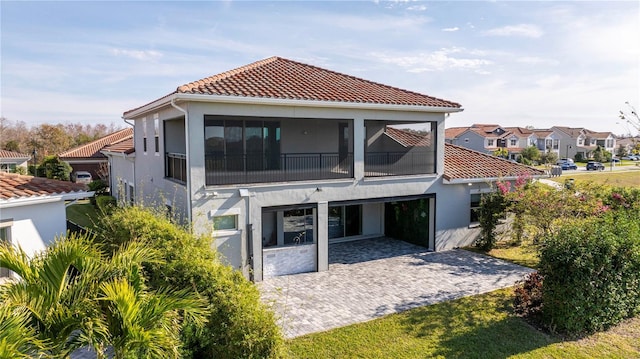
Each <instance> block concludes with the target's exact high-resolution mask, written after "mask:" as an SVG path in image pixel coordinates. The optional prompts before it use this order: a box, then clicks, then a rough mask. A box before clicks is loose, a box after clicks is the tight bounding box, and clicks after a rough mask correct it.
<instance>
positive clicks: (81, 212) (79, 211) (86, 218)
mask: <svg viewBox="0 0 640 359" xmlns="http://www.w3.org/2000/svg"><path fill="white" fill-rule="evenodd" d="M99 218H100V214H99V213H98V212H97V210H96V208H95V207H94V206H93V205H92V204H91V203H89V200H81V201H78V202H77V203H75V204H72V205H71V206H69V207H67V219H68V220H70V221H71V222H74V223H75V224H78V225H80V226H82V227H84V228H88V229H93V228H94V227H95V223H97V221H98V220H99Z"/></svg>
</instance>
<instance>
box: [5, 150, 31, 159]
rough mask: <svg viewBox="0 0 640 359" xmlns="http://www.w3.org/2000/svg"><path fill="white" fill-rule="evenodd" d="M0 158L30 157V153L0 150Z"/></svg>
mask: <svg viewBox="0 0 640 359" xmlns="http://www.w3.org/2000/svg"><path fill="white" fill-rule="evenodd" d="M0 158H27V159H29V158H31V155H26V154H24V153H19V152H13V151H7V150H0Z"/></svg>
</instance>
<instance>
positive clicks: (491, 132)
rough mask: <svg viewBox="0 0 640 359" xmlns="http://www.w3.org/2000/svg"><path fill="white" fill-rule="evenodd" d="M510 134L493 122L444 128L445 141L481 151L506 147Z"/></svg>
mask: <svg viewBox="0 0 640 359" xmlns="http://www.w3.org/2000/svg"><path fill="white" fill-rule="evenodd" d="M510 135H511V133H509V132H508V131H506V130H505V129H504V128H502V127H501V126H500V125H495V124H473V125H471V126H470V127H452V128H449V129H446V130H445V140H446V142H447V143H450V144H452V145H458V146H462V147H465V148H469V149H472V150H474V151H478V152H483V153H493V152H494V151H495V150H497V149H498V148H506V147H508V143H509V140H510V139H511V137H510Z"/></svg>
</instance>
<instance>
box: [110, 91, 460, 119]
mask: <svg viewBox="0 0 640 359" xmlns="http://www.w3.org/2000/svg"><path fill="white" fill-rule="evenodd" d="M176 100H185V101H194V102H210V103H232V104H253V105H272V106H297V107H324V108H341V109H362V110H389V111H415V112H432V113H447V114H448V113H453V112H462V111H463V110H464V109H463V108H462V107H437V106H418V105H393V104H381V103H368V102H342V101H318V100H295V99H280V98H268V97H246V96H221V95H201V94H189V93H173V94H170V95H169V96H165V97H162V98H160V99H158V100H156V101H153V102H151V103H149V104H147V105H144V106H142V107H140V108H137V109H135V110H132V111H129V112H125V113H124V115H123V116H122V118H123V119H125V122H126V119H131V118H134V117H136V116H138V115H141V114H143V113H146V112H151V111H154V110H156V109H158V108H160V107H163V106H165V105H167V104H170V105H171V106H173V107H176V106H175V101H176Z"/></svg>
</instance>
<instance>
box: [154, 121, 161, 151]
mask: <svg viewBox="0 0 640 359" xmlns="http://www.w3.org/2000/svg"><path fill="white" fill-rule="evenodd" d="M153 135H154V139H153V143H154V145H155V149H156V153H160V116H159V115H158V114H157V113H156V114H155V115H153Z"/></svg>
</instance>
